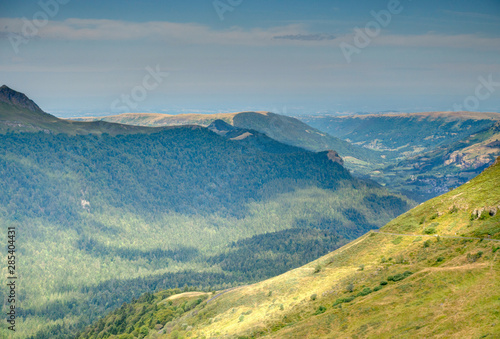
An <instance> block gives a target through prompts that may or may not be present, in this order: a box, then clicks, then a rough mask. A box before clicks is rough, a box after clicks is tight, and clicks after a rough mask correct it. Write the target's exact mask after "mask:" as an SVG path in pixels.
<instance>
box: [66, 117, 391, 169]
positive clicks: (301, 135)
mask: <svg viewBox="0 0 500 339" xmlns="http://www.w3.org/2000/svg"><path fill="white" fill-rule="evenodd" d="M74 119H75V120H76V121H107V122H115V123H121V124H131V125H137V126H150V127H151V126H173V125H200V126H208V125H210V124H211V123H213V122H214V121H215V120H223V121H224V122H226V123H227V124H230V125H233V126H234V127H238V128H242V129H250V130H254V131H257V132H260V133H262V134H265V135H267V136H268V137H270V138H272V139H274V140H277V141H279V142H281V143H284V144H288V145H291V146H296V147H301V148H305V149H308V150H312V151H316V152H319V151H327V150H335V151H336V152H338V153H339V154H340V156H341V157H342V158H343V159H344V160H345V165H346V167H347V168H349V169H350V170H351V171H353V173H358V172H359V173H365V171H366V169H365V168H366V167H367V166H368V167H370V168H371V167H372V166H376V165H383V164H384V163H385V160H384V158H383V157H382V156H383V155H384V152H377V151H372V150H369V149H366V148H363V147H359V146H356V145H352V144H350V143H349V142H346V141H343V140H341V139H339V138H336V137H333V136H331V135H329V134H325V133H322V132H320V131H319V130H317V129H315V128H312V127H311V126H308V125H306V124H305V123H303V122H301V121H300V120H298V119H296V118H292V117H287V116H283V115H279V114H274V113H270V112H239V113H224V114H212V115H209V114H179V115H167V114H154V113H127V114H120V115H113V116H106V117H86V118H74Z"/></svg>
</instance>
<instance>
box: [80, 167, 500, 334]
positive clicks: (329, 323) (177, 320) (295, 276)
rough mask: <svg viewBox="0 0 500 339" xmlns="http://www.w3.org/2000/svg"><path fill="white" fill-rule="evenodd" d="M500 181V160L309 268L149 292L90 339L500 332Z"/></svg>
mask: <svg viewBox="0 0 500 339" xmlns="http://www.w3.org/2000/svg"><path fill="white" fill-rule="evenodd" d="M499 181H500V159H499V160H498V161H497V163H496V164H495V165H494V166H493V167H491V168H489V169H487V170H485V171H484V172H483V173H482V174H481V175H480V176H478V177H477V178H475V179H473V180H471V182H470V183H467V184H465V185H463V186H461V187H459V188H457V189H456V190H454V191H451V192H449V193H447V194H445V195H442V196H440V197H437V198H435V199H433V200H431V201H429V202H426V203H424V204H422V205H420V206H418V207H416V208H414V209H412V210H411V211H409V212H407V213H405V214H403V215H402V216H400V217H398V218H396V219H394V220H393V221H391V222H390V223H388V224H387V225H386V226H385V227H383V228H382V229H381V230H380V232H370V233H368V234H366V235H364V236H362V237H360V238H358V239H356V240H355V241H353V242H351V243H349V244H347V245H345V246H344V247H342V248H340V249H338V250H336V251H334V252H332V253H330V254H328V255H326V256H324V257H322V258H320V259H318V260H316V261H313V262H311V263H309V264H308V265H306V266H303V267H300V268H298V269H295V270H292V271H289V272H287V273H285V274H283V275H280V276H277V277H275V278H272V279H268V280H265V281H262V282H260V283H257V284H253V285H248V286H243V287H239V288H236V289H232V290H226V291H221V292H218V293H211V294H209V293H206V294H203V293H198V294H193V293H192V292H191V293H187V294H186V293H184V294H178V293H179V292H181V291H167V292H161V293H158V294H155V295H147V296H143V297H141V299H139V300H137V301H135V302H134V303H132V304H130V305H124V306H122V307H121V308H120V309H117V310H115V311H114V312H113V313H111V314H110V315H108V316H107V317H106V318H104V319H102V320H100V321H99V323H98V324H97V325H95V326H93V327H91V328H89V329H87V331H86V332H84V333H82V335H81V336H80V338H101V337H103V336H105V337H108V338H222V337H224V338H257V337H266V338H332V337H350V338H361V337H362V338H393V337H398V338H416V337H419V338H424V337H457V338H458V337H466V338H496V337H498V333H500V322H499V319H500V311H499V310H500V258H499V253H500V251H499V250H500V185H498V183H499ZM171 294H176V295H175V296H174V297H172V296H171Z"/></svg>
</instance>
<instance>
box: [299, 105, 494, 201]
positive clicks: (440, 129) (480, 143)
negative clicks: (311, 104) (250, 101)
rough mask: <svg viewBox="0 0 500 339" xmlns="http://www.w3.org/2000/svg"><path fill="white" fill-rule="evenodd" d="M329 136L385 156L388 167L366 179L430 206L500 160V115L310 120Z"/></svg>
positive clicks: (371, 169)
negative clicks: (436, 197) (499, 126)
mask: <svg viewBox="0 0 500 339" xmlns="http://www.w3.org/2000/svg"><path fill="white" fill-rule="evenodd" d="M300 119H301V120H302V121H304V122H305V123H307V124H309V125H311V126H313V127H315V128H317V129H318V130H320V131H322V132H323V133H329V134H331V135H333V136H336V137H338V138H341V139H344V140H345V141H348V142H352V143H354V144H355V145H358V146H362V147H365V148H367V149H371V150H375V151H380V152H383V154H384V157H385V160H386V162H385V164H384V165H383V166H373V164H366V167H365V169H364V170H363V169H361V168H358V171H359V172H362V173H363V176H364V177H367V178H371V179H373V180H375V181H377V182H379V183H381V184H383V185H386V186H387V187H388V188H391V189H393V190H395V191H398V192H402V193H404V194H406V195H407V196H409V197H412V198H413V199H415V200H417V201H426V200H427V199H430V198H433V197H435V196H436V195H439V194H442V193H444V192H447V191H448V190H449V189H453V188H455V187H457V186H459V185H461V184H463V183H465V182H467V181H468V180H470V179H472V178H473V177H475V176H477V175H478V174H479V173H481V171H482V170H484V169H485V168H486V167H488V166H489V165H491V164H492V163H493V162H494V161H495V158H496V157H498V156H500V144H498V143H496V140H499V139H500V134H499V131H498V124H499V123H500V113H477V112H428V113H398V114H377V115H373V114H371V115H351V116H340V117H332V116H306V117H300Z"/></svg>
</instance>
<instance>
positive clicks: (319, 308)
mask: <svg viewBox="0 0 500 339" xmlns="http://www.w3.org/2000/svg"><path fill="white" fill-rule="evenodd" d="M325 311H326V307H325V306H320V307H318V309H317V310H316V312H314V315H318V314H322V313H325Z"/></svg>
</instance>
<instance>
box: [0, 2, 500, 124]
mask: <svg viewBox="0 0 500 339" xmlns="http://www.w3.org/2000/svg"><path fill="white" fill-rule="evenodd" d="M54 4H57V6H56V5H54ZM216 7H217V8H218V9H216ZM388 13H389V15H390V17H389V16H388V15H387V14H388ZM374 14H376V15H375V16H378V19H376V18H375V16H374ZM23 18H24V19H23ZM47 19H48V20H47ZM363 36H364V39H363ZM155 69H156V70H155ZM166 72H168V76H166V74H165V73H166ZM0 83H2V84H6V85H8V86H10V87H12V88H14V89H16V90H19V91H22V92H25V93H26V94H27V95H28V96H30V97H31V98H33V99H34V100H35V101H36V102H37V103H38V104H39V105H40V106H41V107H42V108H43V109H44V110H46V111H48V112H50V113H54V114H56V115H59V116H76V115H88V114H92V115H103V114H110V113H112V114H116V113H122V112H127V111H130V112H167V113H180V112H195V111H202V112H214V111H217V112H219V111H220V112H224V111H242V110H271V111H275V112H277V113H287V114H311V113H318V112H358V111H369V112H376V111H385V110H398V111H429V110H452V109H459V108H461V107H462V108H464V109H467V108H470V109H473V110H479V111H500V0H485V1H470V0H443V1H438V0H433V1H426V0H419V1H416V0H414V1H411V0H401V1H397V0H391V1H376V0H366V1H336V0H331V1H325V0H308V1H301V0H300V1H299V0H287V1H273V0H216V1H213V0H190V1H181V0H176V1H169V0H141V1H139V0H135V1H104V0H102V1H93V0H91V1H89V0H85V1H83V0H41V1H6V0H0ZM480 86H482V87H480ZM478 87H479V88H478Z"/></svg>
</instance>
